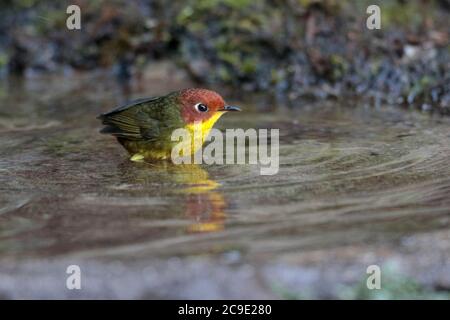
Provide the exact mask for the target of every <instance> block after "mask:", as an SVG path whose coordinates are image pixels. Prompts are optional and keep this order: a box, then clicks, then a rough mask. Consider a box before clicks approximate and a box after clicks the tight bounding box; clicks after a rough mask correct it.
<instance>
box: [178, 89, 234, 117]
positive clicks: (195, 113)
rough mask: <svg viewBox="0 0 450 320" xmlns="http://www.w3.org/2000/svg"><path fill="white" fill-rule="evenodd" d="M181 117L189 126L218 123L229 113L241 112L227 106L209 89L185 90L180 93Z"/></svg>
mask: <svg viewBox="0 0 450 320" xmlns="http://www.w3.org/2000/svg"><path fill="white" fill-rule="evenodd" d="M180 104H181V115H182V117H183V119H184V121H185V122H186V123H187V124H193V123H195V122H213V123H212V124H214V122H216V121H217V120H218V119H219V118H220V116H221V115H222V114H224V113H225V112H227V111H241V110H240V109H239V108H238V107H234V106H229V105H227V104H225V101H224V100H223V98H222V97H221V96H220V95H219V94H218V93H216V92H214V91H211V90H207V89H184V90H181V91H180Z"/></svg>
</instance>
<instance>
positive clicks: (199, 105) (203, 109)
mask: <svg viewBox="0 0 450 320" xmlns="http://www.w3.org/2000/svg"><path fill="white" fill-rule="evenodd" d="M194 107H195V110H197V111H198V112H206V111H208V106H207V105H206V104H203V103H197V104H196V105H195V106H194Z"/></svg>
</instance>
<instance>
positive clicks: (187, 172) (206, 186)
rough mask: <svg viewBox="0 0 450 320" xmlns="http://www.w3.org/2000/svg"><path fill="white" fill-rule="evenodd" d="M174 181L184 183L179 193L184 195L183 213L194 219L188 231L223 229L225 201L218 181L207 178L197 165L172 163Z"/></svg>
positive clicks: (206, 173)
mask: <svg viewBox="0 0 450 320" xmlns="http://www.w3.org/2000/svg"><path fill="white" fill-rule="evenodd" d="M173 167H174V169H173V172H175V173H176V174H175V175H174V177H176V181H177V182H178V183H181V184H183V185H185V188H182V189H180V191H179V192H180V193H183V194H184V195H185V196H186V202H185V206H186V209H185V215H186V216H187V217H190V218H192V220H193V221H194V222H193V223H192V224H191V225H189V226H188V228H187V230H188V231H189V232H214V231H220V230H223V229H224V223H225V219H226V215H225V212H224V210H225V208H226V205H227V203H226V201H225V198H224V196H223V194H222V193H221V192H219V191H218V190H217V188H218V187H219V186H220V184H219V183H217V182H216V181H214V180H212V179H210V178H209V174H208V172H207V171H206V170H204V169H203V168H201V167H200V166H198V165H194V164H193V165H174V166H173Z"/></svg>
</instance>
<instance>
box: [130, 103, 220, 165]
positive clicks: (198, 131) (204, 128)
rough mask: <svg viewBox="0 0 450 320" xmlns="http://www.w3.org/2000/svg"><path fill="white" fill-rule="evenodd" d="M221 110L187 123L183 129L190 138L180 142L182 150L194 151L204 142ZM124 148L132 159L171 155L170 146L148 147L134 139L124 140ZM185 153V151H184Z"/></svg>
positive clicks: (164, 157)
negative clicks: (203, 118)
mask: <svg viewBox="0 0 450 320" xmlns="http://www.w3.org/2000/svg"><path fill="white" fill-rule="evenodd" d="M222 114H223V112H220V111H219V112H216V113H214V114H213V115H212V116H211V117H210V118H209V119H207V120H204V121H196V122H194V123H190V124H187V125H186V126H185V129H186V130H187V131H188V133H189V136H190V139H186V140H183V141H182V142H180V145H179V148H180V149H181V150H182V151H184V150H189V152H190V155H193V154H194V153H196V152H197V151H198V150H199V149H200V148H201V147H202V145H203V143H204V142H205V140H206V138H207V137H208V134H209V132H210V131H211V129H212V127H213V126H214V124H215V123H216V122H217V120H219V118H220V117H221V116H222ZM124 146H125V148H126V149H127V150H128V151H129V152H130V154H131V155H132V156H131V158H130V160H132V161H137V162H139V161H143V160H144V159H146V158H148V159H169V158H170V157H171V151H172V150H171V147H170V145H168V147H156V145H154V146H153V148H149V146H148V145H145V144H141V143H140V142H136V141H125V142H124ZM186 153H187V151H186ZM181 155H182V156H186V154H184V152H182V153H181Z"/></svg>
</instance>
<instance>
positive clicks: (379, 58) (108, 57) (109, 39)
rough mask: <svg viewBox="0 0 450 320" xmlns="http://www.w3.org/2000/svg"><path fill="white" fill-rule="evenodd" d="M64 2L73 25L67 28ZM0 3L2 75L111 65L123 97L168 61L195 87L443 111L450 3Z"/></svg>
mask: <svg viewBox="0 0 450 320" xmlns="http://www.w3.org/2000/svg"><path fill="white" fill-rule="evenodd" d="M70 4H76V5H78V6H79V7H80V8H81V16H82V17H81V25H82V29H81V30H72V31H71V30H68V29H67V28H66V19H67V17H68V16H69V15H68V14H66V8H67V6H68V5H70ZM370 4H378V5H380V6H381V7H382V12H381V30H368V29H367V27H366V19H367V18H368V16H369V14H367V13H366V8H367V7H368V6H369V5H370ZM0 9H1V11H0V28H1V30H2V33H1V35H0V43H1V45H0V70H1V71H0V72H1V75H2V77H5V76H6V75H13V76H27V75H30V74H36V73H64V74H70V73H74V72H86V71H87V72H90V71H95V70H99V69H101V70H109V71H110V72H111V77H115V79H117V81H118V83H119V84H120V85H121V87H122V89H123V90H124V91H125V93H126V94H127V93H129V91H130V90H133V88H136V87H133V86H139V80H140V79H142V77H143V74H144V73H145V70H146V68H149V63H151V62H154V61H157V60H166V61H167V60H168V61H171V64H173V69H172V70H182V71H183V72H185V73H186V75H187V76H188V77H189V78H190V79H192V80H193V81H195V82H197V83H198V84H202V85H209V86H212V85H219V86H222V85H226V86H228V87H231V88H238V89H239V91H240V92H246V91H247V92H250V91H252V92H253V91H259V92H263V93H267V94H268V95H271V96H274V97H276V99H277V101H278V102H282V103H283V104H285V105H291V104H292V101H295V102H298V101H299V100H298V99H306V100H311V99H313V100H314V99H323V98H332V99H340V98H344V99H347V98H348V97H362V98H364V99H367V101H370V103H372V104H376V105H379V104H380V103H386V102H387V103H389V104H395V105H401V106H403V107H414V108H419V109H422V110H425V111H437V112H439V113H449V112H450V72H449V70H450V66H449V63H450V62H449V61H450V59H449V55H450V53H449V31H450V24H449V14H450V2H449V1H448V0H414V1H403V0H387V1H366V0H363V1H337V0H323V1H313V0H264V1H251V0H198V1H194V0H188V1H178V0H174V1H170V3H168V2H166V1H160V0H131V1H125V0H123V1H121V0H94V1H84V0H73V1H46V0H17V1H12V0H5V1H2V2H1V4H0ZM169 73H172V72H169ZM141 89H142V87H141ZM294 104H295V105H297V106H298V103H294Z"/></svg>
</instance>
